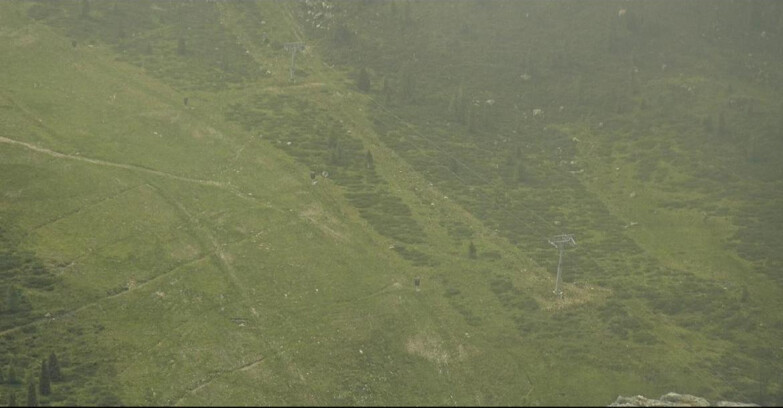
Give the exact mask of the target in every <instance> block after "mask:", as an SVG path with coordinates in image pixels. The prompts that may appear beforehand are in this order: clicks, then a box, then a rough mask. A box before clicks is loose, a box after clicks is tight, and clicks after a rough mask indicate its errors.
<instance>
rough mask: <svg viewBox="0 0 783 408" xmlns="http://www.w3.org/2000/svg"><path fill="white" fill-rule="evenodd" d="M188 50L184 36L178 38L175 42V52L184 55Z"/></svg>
mask: <svg viewBox="0 0 783 408" xmlns="http://www.w3.org/2000/svg"><path fill="white" fill-rule="evenodd" d="M187 52H188V49H187V45H186V43H185V39H184V38H180V39H179V41H178V42H177V54H179V55H185V54H186V53H187Z"/></svg>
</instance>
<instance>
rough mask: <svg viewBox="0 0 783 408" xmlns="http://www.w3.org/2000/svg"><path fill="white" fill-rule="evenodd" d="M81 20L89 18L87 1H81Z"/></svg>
mask: <svg viewBox="0 0 783 408" xmlns="http://www.w3.org/2000/svg"><path fill="white" fill-rule="evenodd" d="M81 17H82V18H89V17H90V2H89V0H82V14H81Z"/></svg>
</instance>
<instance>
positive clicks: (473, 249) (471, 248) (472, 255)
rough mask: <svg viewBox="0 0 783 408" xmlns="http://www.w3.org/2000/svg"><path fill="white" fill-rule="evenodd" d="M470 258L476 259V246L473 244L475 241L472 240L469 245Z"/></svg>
mask: <svg viewBox="0 0 783 408" xmlns="http://www.w3.org/2000/svg"><path fill="white" fill-rule="evenodd" d="M468 258H470V259H476V246H475V245H473V241H470V245H468Z"/></svg>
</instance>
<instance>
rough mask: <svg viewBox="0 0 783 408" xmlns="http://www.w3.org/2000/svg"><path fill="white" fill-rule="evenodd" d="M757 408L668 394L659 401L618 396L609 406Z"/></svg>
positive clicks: (747, 404) (691, 396)
mask: <svg viewBox="0 0 783 408" xmlns="http://www.w3.org/2000/svg"><path fill="white" fill-rule="evenodd" d="M713 405H714V406H718V407H758V406H759V405H757V404H753V403H748V402H731V401H718V402H716V403H714V404H711V403H710V402H709V401H707V400H706V399H704V398H701V397H696V396H693V395H689V394H677V393H676V392H670V393H668V394H666V395H662V396H661V397H660V398H659V399H651V398H645V397H643V396H641V395H635V396H633V397H623V396H622V395H621V396H618V397H617V399H616V400H615V401H614V402H613V403H611V404H609V406H610V407H709V406H713Z"/></svg>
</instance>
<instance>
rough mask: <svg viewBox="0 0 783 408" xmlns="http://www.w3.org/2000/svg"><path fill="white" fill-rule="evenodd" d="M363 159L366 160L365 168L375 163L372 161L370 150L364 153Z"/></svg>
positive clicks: (371, 166) (373, 165)
mask: <svg viewBox="0 0 783 408" xmlns="http://www.w3.org/2000/svg"><path fill="white" fill-rule="evenodd" d="M365 159H366V161H367V168H368V169H372V168H374V167H375V164H374V163H373V158H372V153H370V151H369V150H368V151H367V154H366V155H365Z"/></svg>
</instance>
